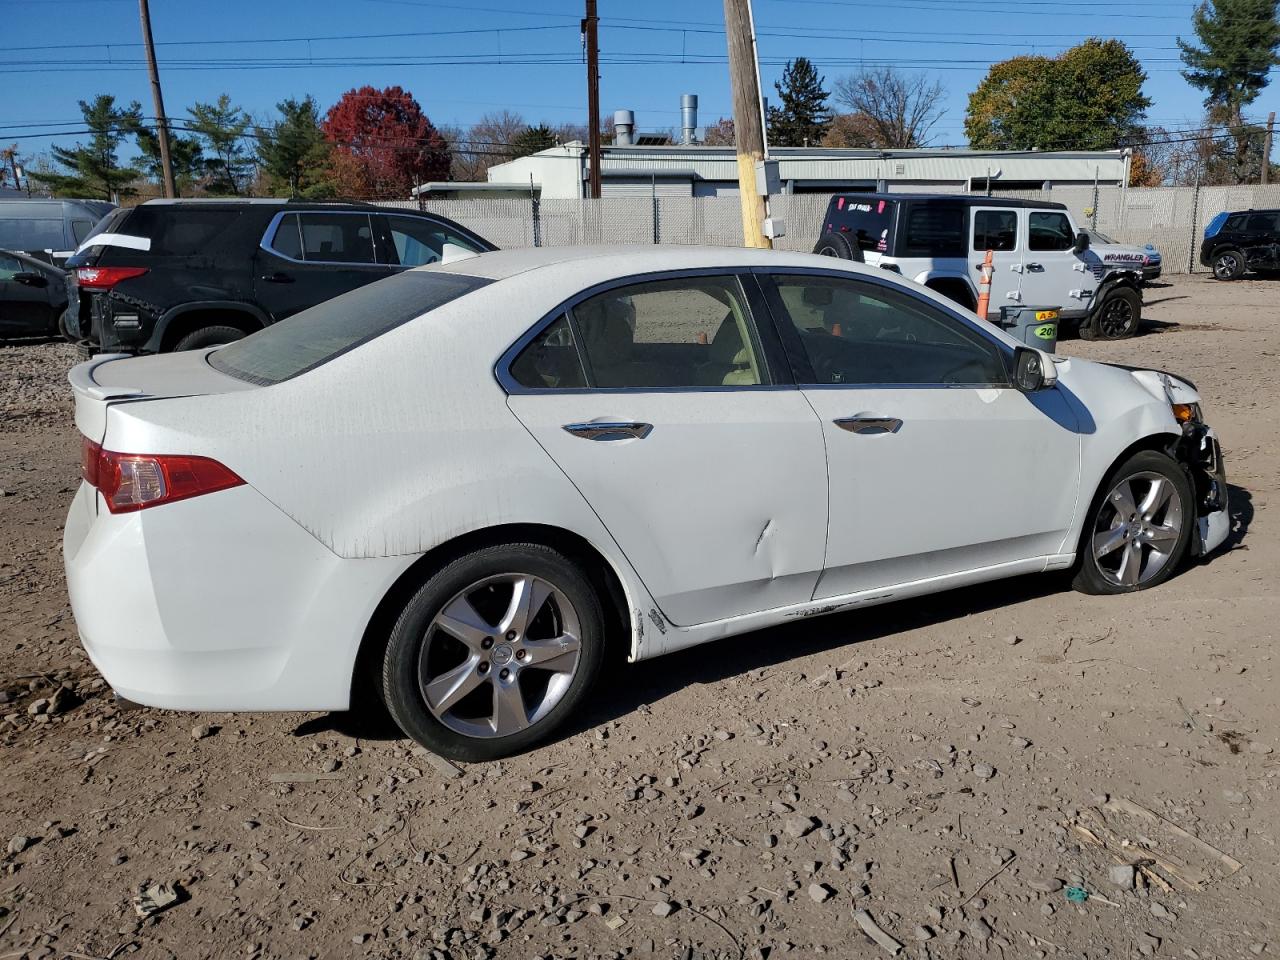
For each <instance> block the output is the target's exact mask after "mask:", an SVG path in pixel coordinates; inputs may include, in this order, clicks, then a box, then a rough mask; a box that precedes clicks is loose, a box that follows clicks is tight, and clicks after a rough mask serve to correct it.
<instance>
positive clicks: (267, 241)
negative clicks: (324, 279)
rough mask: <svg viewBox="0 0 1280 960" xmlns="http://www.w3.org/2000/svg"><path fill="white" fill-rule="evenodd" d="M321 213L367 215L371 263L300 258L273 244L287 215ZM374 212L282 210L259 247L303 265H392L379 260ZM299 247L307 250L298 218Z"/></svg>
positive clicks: (268, 225) (268, 226)
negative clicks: (371, 248)
mask: <svg viewBox="0 0 1280 960" xmlns="http://www.w3.org/2000/svg"><path fill="white" fill-rule="evenodd" d="M310 213H319V214H326V215H328V216H343V217H366V218H367V219H368V221H369V242H370V245H371V246H372V247H373V260H372V261H371V262H369V263H366V262H364V261H363V260H298V259H296V258H295V257H291V256H289V255H287V254H284V253H281V252H280V251H279V250H277V249H276V248H275V247H273V246H271V238H272V237H274V236H275V235H276V230H277V228H279V226H280V221H281V220H283V219H284V218H285V217H289V216H298V217H301V216H302V215H304V214H310ZM373 218H374V214H372V213H370V212H369V211H368V210H281V211H280V212H279V213H277V214H276V215H275V216H273V217H272V218H271V222H270V223H268V224H267V229H266V230H265V231H264V232H263V234H262V239H261V240H259V241H258V247H259V248H260V249H262V250H265V251H266V252H267V253H269V254H271V255H272V256H273V257H279V258H280V259H281V260H285V261H287V262H289V263H296V264H299V265H301V266H304V267H305V266H318V267H384V268H387V267H391V266H392V264H389V263H380V262H379V260H378V232H377V230H375V229H374V225H373ZM297 223H298V249H300V250H302V251H303V252H304V253H305V252H306V249H305V244H304V243H303V240H302V221H301V220H298V221H297Z"/></svg>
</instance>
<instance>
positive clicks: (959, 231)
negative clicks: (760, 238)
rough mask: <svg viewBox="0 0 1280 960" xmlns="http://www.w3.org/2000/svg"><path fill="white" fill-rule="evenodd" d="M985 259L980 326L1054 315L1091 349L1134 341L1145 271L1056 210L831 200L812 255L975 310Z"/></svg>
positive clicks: (908, 199)
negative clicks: (1012, 309) (855, 264)
mask: <svg viewBox="0 0 1280 960" xmlns="http://www.w3.org/2000/svg"><path fill="white" fill-rule="evenodd" d="M988 250H989V251H991V253H992V263H993V266H994V268H995V269H994V271H993V274H992V279H991V299H990V302H989V305H988V308H987V317H986V319H988V320H996V319H998V318H999V316H1000V308H1001V307H1002V306H1008V305H1023V306H1036V307H1056V308H1058V309H1059V311H1060V316H1061V318H1062V321H1063V325H1064V326H1068V327H1070V326H1076V327H1078V328H1079V332H1080V336H1081V337H1083V338H1085V339H1088V340H1093V339H1101V340H1119V339H1122V338H1124V337H1131V336H1133V335H1134V334H1135V333H1137V331H1138V325H1139V323H1140V322H1141V319H1142V292H1141V289H1140V288H1141V285H1142V279H1143V278H1142V265H1141V264H1137V263H1113V262H1107V261H1105V260H1104V259H1103V257H1102V256H1100V255H1099V254H1098V253H1097V252H1095V251H1093V250H1092V249H1090V241H1089V235H1088V233H1085V232H1084V231H1082V230H1081V229H1080V227H1079V226H1077V224H1076V223H1075V221H1074V220H1072V218H1071V213H1070V211H1068V210H1067V208H1066V207H1065V206H1063V205H1062V204H1060V203H1041V202H1035V201H1030V200H1004V199H998V198H994V197H974V196H954V195H952V196H945V195H940V196H935V195H920V194H870V193H863V194H858V193H855V194H845V195H841V196H835V197H832V198H831V202H830V204H829V205H828V206H827V214H826V217H825V218H824V220H823V228H822V236H821V237H820V238H819V240H818V242H817V244H816V245H815V246H814V249H813V252H814V253H818V254H823V255H826V256H831V257H843V258H844V259H847V260H857V261H862V262H865V263H868V264H871V265H873V266H879V267H882V268H884V269H885V270H892V271H894V272H895V273H900V274H902V275H903V276H905V277H906V278H908V279H910V280H914V281H915V282H917V283H920V284H923V285H924V286H926V287H929V288H931V289H933V290H936V291H937V292H938V293H940V294H942V295H943V296H946V297H948V298H950V299H952V300H954V301H956V302H957V303H959V304H961V305H962V306H965V307H967V308H968V309H970V310H973V309H975V308H976V306H977V303H978V284H979V282H980V280H981V273H982V264H983V261H984V258H985V256H986V253H987V251H988Z"/></svg>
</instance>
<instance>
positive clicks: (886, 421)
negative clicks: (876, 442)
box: [831, 413, 902, 436]
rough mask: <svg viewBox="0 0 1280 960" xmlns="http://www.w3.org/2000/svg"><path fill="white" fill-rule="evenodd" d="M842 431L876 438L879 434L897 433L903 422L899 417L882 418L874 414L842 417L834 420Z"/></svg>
mask: <svg viewBox="0 0 1280 960" xmlns="http://www.w3.org/2000/svg"><path fill="white" fill-rule="evenodd" d="M831 422H832V423H834V424H835V425H836V426H837V427H839V428H840V429H841V430H848V431H849V432H850V433H858V434H863V435H866V436H874V435H875V434H877V433H897V432H898V430H899V428H900V427H901V426H902V421H901V420H899V419H898V418H897V417H881V416H877V415H876V414H874V413H859V414H855V415H854V416H852V417H840V418H839V419H836V420H832V421H831Z"/></svg>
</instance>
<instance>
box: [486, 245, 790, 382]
mask: <svg viewBox="0 0 1280 960" xmlns="http://www.w3.org/2000/svg"><path fill="white" fill-rule="evenodd" d="M751 273H752V271H751V270H750V269H749V268H746V267H742V266H725V267H697V268H693V269H685V270H656V271H652V272H649V273H636V274H630V275H628V276H626V277H617V278H614V279H612V280H605V281H602V282H600V283H597V284H595V285H593V286H590V287H587V288H586V289H585V290H580V291H579V292H578V293H576V294H574V295H573V296H572V297H569V298H568V299H567V300H564V301H562V302H561V303H560V304H559V305H558V306H557V307H555V308H554V309H553V310H551V311H550V312H549V313H547V314H546V315H545V316H544V317H542V319H541V320H539V321H537V322H536V323H535V324H533V326H531V327H530V328H529V329H528V330H526V331H525V332H524V333H523V334H522V335H521V336H520V337H519V338H518V339H517V340H516V341H515V342H514V343H512V344H511V346H509V347H507V349H506V350H505V351H503V353H502V355H501V356H500V357H499V358H498V362H497V363H496V364H494V368H493V375H494V378H495V379H496V380H497V381H498V385H499V386H501V387H502V389H503V390H504V391H506V393H507V395H508V396H513V397H518V396H547V395H554V394H636V393H731V392H741V391H744V390H753V391H776V390H795V389H798V387H797V385H796V384H795V383H779V382H777V381H778V380H780V379H781V377H780V376H779V374H790V371H774V370H773V369H772V366H771V365H770V363H769V359H768V354H767V351H766V350H765V348H764V345H763V344H762V343H759V342H757V343H755V344H753V346H754V347H757V348H758V351H759V358H758V359H759V362H760V363H761V364H762V365H763V366H764V368H765V370H766V371H767V372H768V374H769V379H770V382H769V383H744V384H731V385H729V386H725V385H723V384H721V385H713V386H687V387H526V386H525V385H524V384H522V383H519V382H518V381H517V380H516V379H515V377H513V376H512V375H511V364H512V363H514V362H515V359H516V357H518V356H519V355H520V353H521V352H522V351H523V350H524V348H525V347H527V346H528V345H529V344H530V343H532V342H533V341H534V340H536V339H538V337H540V336H541V335H542V333H543V331H545V330H546V329H547V327H549V326H551V324H553V323H555V322H556V321H557V320H559V319H560V318H561V317H562V316H566V315H568V316H569V318H570V320H569V323H570V327H571V329H573V331H574V342H575V344H576V343H578V342H579V337H578V333H577V325H576V324H574V322H573V320H572V310H573V308H574V307H576V306H577V305H578V304H580V303H582V302H583V301H584V300H589V299H590V298H591V297H594V296H596V295H597V294H601V293H606V292H608V291H609V290H616V289H618V288H620V287H632V286H636V285H637V284H641V283H653V282H660V281H663V280H682V279H691V278H695V277H731V278H733V279H734V280H736V281H737V283H738V287H739V290H740V292H741V294H742V302H743V306H744V307H746V311H747V320H748V323H750V324H751V325H752V330H751V333H752V335H753V337H754V338H755V339H756V340H757V341H759V339H760V330H759V327H760V324H761V323H762V322H769V323H772V322H773V318H772V317H769V316H765V317H759V316H757V311H756V310H754V309H752V306H751V294H750V292H749V291H748V290H747V289H746V284H745V283H744V282H743V280H744V278H745V277H747V276H750V275H751ZM578 355H579V359H580V361H582V362H583V367H584V370H583V373H584V375H585V374H586V369H585V367H586V362H585V360H584V359H583V358H582V349H581V347H579V348H578Z"/></svg>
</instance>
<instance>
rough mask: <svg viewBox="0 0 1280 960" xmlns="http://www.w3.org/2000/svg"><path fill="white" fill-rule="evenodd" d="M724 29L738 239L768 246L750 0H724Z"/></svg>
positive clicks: (758, 245)
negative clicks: (759, 166) (738, 206)
mask: <svg viewBox="0 0 1280 960" xmlns="http://www.w3.org/2000/svg"><path fill="white" fill-rule="evenodd" d="M724 32H725V35H726V37H727V38H728V42H729V82H730V85H731V87H732V88H733V136H734V142H735V143H736V144H737V153H738V195H739V198H740V199H741V201H742V241H743V243H744V245H746V246H748V247H765V248H771V247H772V246H773V242H772V241H771V240H770V239H769V238H768V237H766V236H765V235H764V218H765V209H764V197H762V196H760V194H759V192H758V191H757V190H756V164H757V163H759V162H760V161H762V160H764V116H763V113H762V110H761V106H760V72H759V67H758V64H757V62H756V37H755V25H754V24H753V22H752V19H751V0H724Z"/></svg>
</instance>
